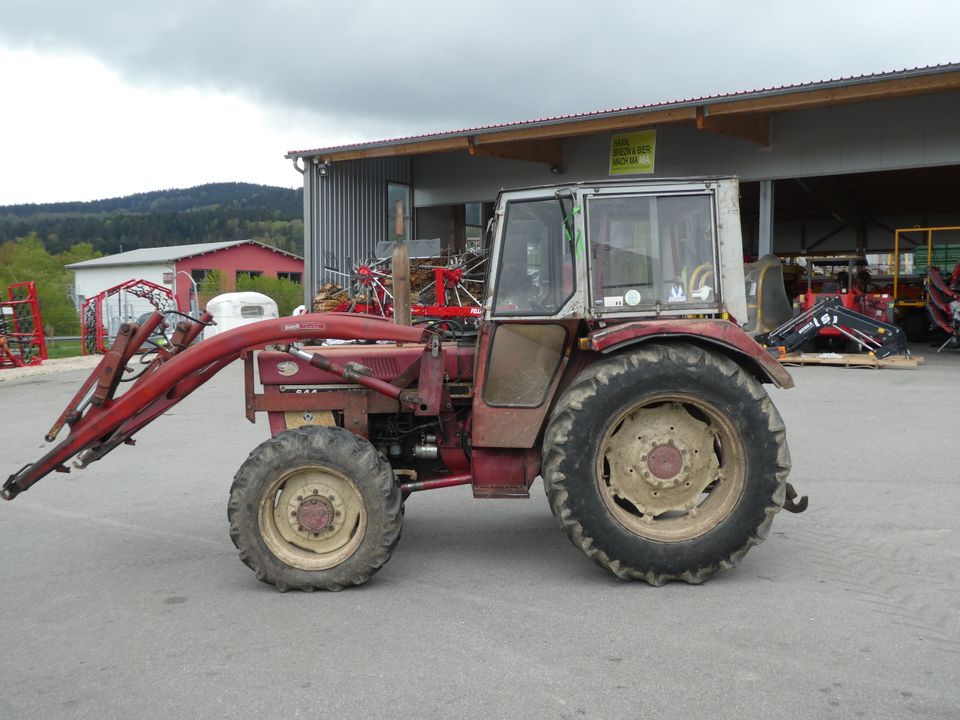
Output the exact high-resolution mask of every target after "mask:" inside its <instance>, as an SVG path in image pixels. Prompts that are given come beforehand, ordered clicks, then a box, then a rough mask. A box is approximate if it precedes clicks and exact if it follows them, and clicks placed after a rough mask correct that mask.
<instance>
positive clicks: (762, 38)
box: [0, 0, 960, 205]
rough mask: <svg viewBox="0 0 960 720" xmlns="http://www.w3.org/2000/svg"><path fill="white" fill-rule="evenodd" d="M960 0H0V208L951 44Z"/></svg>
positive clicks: (884, 61) (820, 74)
mask: <svg viewBox="0 0 960 720" xmlns="http://www.w3.org/2000/svg"><path fill="white" fill-rule="evenodd" d="M958 27H960V3H956V2H953V1H951V0H941V1H940V2H934V1H930V0H912V1H911V2H903V1H902V0H897V1H896V2H888V1H887V0H871V1H870V2H860V1H853V0H843V1H842V0H831V1H830V2H821V1H819V0H806V1H805V2H796V1H795V0H791V1H790V2H777V1H775V0H718V1H717V2H714V3H708V2H692V1H688V0H673V1H672V2H641V1H640V0H635V1H634V2H629V0H619V2H606V1H604V0H593V1H592V2H583V1H580V2H567V1H566V0H551V1H532V2H524V1H523V0H512V1H511V2H505V1H503V0H486V1H485V2H472V3H465V2H458V1H457V0H446V1H441V2H434V1H433V0H418V1H417V2H406V3H402V2H385V1H383V2H378V1H373V0H341V1H340V2H336V3H334V2H324V1H323V0H269V1H259V2H257V1H254V0H164V1H163V2H158V1H156V0H100V1H99V2H97V3H89V2H79V1H78V0H0V87H2V94H0V100H2V103H0V205H4V204H11V203H24V202H50V201H58V200H91V199H97V198H104V197H114V196H118V195H126V194H129V193H134V192H144V191H149V190H158V189H164V188H171V187H189V186H191V185H197V184H200V183H205V182H217V181H247V182H257V183H264V184H270V185H282V186H288V187H295V186H299V185H300V176H299V175H298V174H297V173H296V172H295V171H294V169H293V167H292V165H291V163H290V161H288V160H286V159H285V158H284V153H286V152H287V151H288V150H299V149H306V148H315V147H327V146H331V145H338V144H342V143H347V142H358V141H365V140H377V139H384V138H391V137H399V136H404V135H409V134H420V133H425V132H433V131H440V130H451V129H460V128H464V127H475V126H478V125H483V124H489V123H499V122H510V121H515V120H524V119H532V118H539V117H546V116H553V115H559V114H569V113H576V112H583V111H590V110H598V109H609V108H615V107H626V106H632V105H640V104H646V103H650V102H658V101H666V100H677V99H684V98H689V97H698V96H702V95H710V94H716V93H723V92H734V91H737V90H752V89H758V88H762V87H768V86H772V85H783V84H790V83H799V82H807V81H815V80H824V79H830V78H837V77H846V76H850V75H859V74H864V73H874V72H883V71H889V70H896V69H903V68H910V67H918V66H925V65H933V64H938V63H948V62H956V61H960V44H958V42H957V40H956V32H957V28H958Z"/></svg>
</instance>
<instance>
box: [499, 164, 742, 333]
mask: <svg viewBox="0 0 960 720" xmlns="http://www.w3.org/2000/svg"><path fill="white" fill-rule="evenodd" d="M738 193H739V190H738V184H737V181H736V180H735V179H733V178H719V179H715V180H705V181H664V180H657V181H648V182H638V181H631V182H598V183H590V184H586V183H577V184H574V185H564V186H551V187H543V188H534V189H527V190H517V191H507V192H503V193H501V195H500V198H499V201H498V204H497V210H496V218H497V224H496V228H495V231H494V241H493V248H492V253H491V258H490V268H491V276H490V279H489V283H488V290H489V292H488V297H487V300H486V303H485V308H484V309H485V316H486V318H487V319H488V320H499V321H513V320H519V319H523V318H543V317H553V318H558V319H559V318H582V319H585V320H588V321H590V322H591V323H598V322H611V321H612V322H619V321H621V320H624V319H627V318H667V317H679V316H690V315H697V316H700V317H722V316H725V315H726V314H729V315H732V316H733V317H735V318H737V319H738V320H741V321H744V320H745V319H746V300H745V297H744V283H743V259H742V241H741V235H740V220H739V212H738V209H737V208H738V206H737V199H738Z"/></svg>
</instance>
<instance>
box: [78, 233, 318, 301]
mask: <svg viewBox="0 0 960 720" xmlns="http://www.w3.org/2000/svg"><path fill="white" fill-rule="evenodd" d="M67 269H68V270H72V271H73V272H74V279H75V288H76V295H77V303H78V305H79V303H81V302H82V301H83V299H84V298H87V297H93V296H94V295H96V294H97V293H99V292H101V291H103V290H106V289H108V288H111V287H114V286H116V285H119V284H120V283H123V282H126V281H128V280H132V279H143V280H149V281H151V282H153V283H156V284H157V285H161V286H165V287H168V288H170V289H171V290H172V291H173V293H174V296H175V297H176V300H177V306H178V307H180V308H181V309H182V310H184V311H187V310H189V309H190V296H191V293H192V292H193V289H194V287H195V285H196V286H199V285H200V283H202V282H203V280H204V278H206V277H207V275H208V274H209V273H210V272H211V271H213V270H219V271H220V274H221V277H222V280H223V283H222V288H221V290H222V291H223V292H229V291H231V290H235V289H236V286H237V277H239V276H240V275H252V276H261V275H262V276H266V277H281V278H287V279H288V280H293V281H295V282H301V278H302V277H303V258H301V257H298V256H296V255H291V254H290V253H288V252H284V251H283V250H278V249H277V248H273V247H270V246H269V245H264V244H263V243H259V242H256V241H254V240H229V241H225V242H214V243H198V244H194V245H170V246H167V247H157V248H141V249H139V250H131V251H129V252H125V253H119V254H117V255H108V256H106V257H101V258H96V259H94V260H84V261H83V262H78V263H73V264H71V265H68V266H67ZM204 299H205V300H209V298H204ZM200 304H201V305H202V303H200ZM149 309H150V307H149V306H147V305H145V306H144V307H142V308H141V307H132V308H131V312H133V314H134V317H135V316H136V314H137V313H138V312H144V311H147V310H149Z"/></svg>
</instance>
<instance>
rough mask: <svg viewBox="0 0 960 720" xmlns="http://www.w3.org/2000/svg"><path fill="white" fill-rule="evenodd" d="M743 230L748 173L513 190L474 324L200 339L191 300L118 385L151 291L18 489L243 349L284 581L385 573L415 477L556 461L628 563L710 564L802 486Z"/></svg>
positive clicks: (754, 536) (645, 566)
mask: <svg viewBox="0 0 960 720" xmlns="http://www.w3.org/2000/svg"><path fill="white" fill-rule="evenodd" d="M741 253H742V245H741V238H740V219H739V209H738V185H737V182H736V180H735V179H733V178H717V179H705V180H672V181H666V180H655V181H646V182H640V181H627V182H597V183H574V184H566V185H560V186H550V187H539V188H529V189H525V190H517V191H508V192H503V193H501V194H500V197H499V199H498V202H497V210H496V222H495V224H494V226H493V229H492V233H491V248H490V262H489V268H490V269H489V271H488V278H487V291H486V295H485V299H484V301H483V316H482V318H481V320H480V324H479V332H478V333H476V334H473V333H471V334H470V336H469V337H468V336H466V335H461V334H459V333H458V332H456V330H455V328H456V326H452V325H445V324H444V323H442V322H441V323H439V324H426V325H414V326H404V325H397V324H394V323H392V322H391V321H388V320H385V319H383V318H374V317H370V316H362V315H351V314H347V313H316V314H309V315H301V316H297V317H293V318H280V319H275V320H265V321H262V322H259V323H255V324H252V325H248V326H245V327H242V328H237V329H235V330H231V331H228V332H225V333H221V334H217V335H215V336H214V337H212V338H210V339H207V340H203V341H201V342H197V343H193V341H194V340H195V338H196V336H197V335H198V334H199V332H200V330H201V329H202V326H203V324H204V323H206V322H209V316H204V317H202V318H200V319H199V320H189V319H185V320H184V321H183V322H181V323H180V324H179V325H178V328H177V330H176V332H175V334H174V337H173V338H172V339H171V342H170V343H169V344H168V345H166V346H164V347H162V348H160V349H158V350H157V351H156V352H155V353H154V355H153V359H152V361H151V362H150V363H149V364H147V365H145V366H143V367H144V368H145V369H143V370H142V371H141V372H140V374H139V375H136V376H135V377H133V378H132V381H131V382H130V386H129V388H128V389H127V390H126V392H124V393H122V394H119V395H118V394H117V390H118V388H119V387H120V386H121V381H122V380H124V379H125V378H124V377H123V376H124V375H125V374H126V373H127V370H128V369H129V367H130V365H131V360H132V358H133V357H134V355H135V354H137V353H138V352H139V348H140V347H141V345H142V344H143V341H144V340H145V339H146V338H148V337H150V335H151V334H152V333H154V332H155V330H156V328H157V326H158V325H159V324H160V323H161V322H162V318H161V317H160V316H159V315H153V316H151V317H150V318H149V319H148V320H147V321H146V322H145V323H144V324H143V325H142V326H138V325H136V324H129V325H126V326H124V327H123V328H122V329H121V333H120V335H119V336H118V338H117V341H116V342H115V343H114V346H113V348H111V350H110V352H109V353H107V355H105V356H104V359H103V361H102V362H101V364H100V366H99V367H98V368H97V369H96V370H95V371H94V373H93V374H92V375H91V377H90V378H89V379H88V381H87V382H86V383H85V384H84V386H83V387H82V388H81V389H80V391H79V392H78V393H77V395H76V396H75V398H74V399H73V401H71V403H70V404H69V405H68V407H67V409H66V410H65V411H64V413H63V414H62V415H61V417H60V418H59V419H58V420H57V422H56V423H55V425H54V427H53V428H52V429H51V431H50V433H49V434H48V436H47V439H48V440H49V441H51V442H53V441H54V439H55V437H56V436H57V434H58V433H59V431H60V430H61V428H62V427H63V426H64V425H67V426H69V433H68V435H67V437H66V438H65V439H64V440H62V441H60V442H59V444H57V445H55V446H54V447H53V448H52V449H51V450H50V451H49V452H48V453H47V454H46V455H45V456H44V457H43V458H41V459H40V460H39V461H37V462H36V463H33V464H32V465H28V466H26V467H24V468H23V469H21V470H20V471H19V472H17V473H14V474H13V475H11V476H10V478H9V479H8V480H7V481H6V483H5V484H4V485H3V489H2V496H3V497H4V498H5V499H8V500H9V499H12V498H14V497H16V495H18V494H19V493H21V492H23V491H24V490H26V489H27V488H29V487H30V486H31V485H32V484H33V483H35V482H36V481H37V480H39V479H40V478H42V477H43V476H45V475H46V474H48V473H50V472H52V471H68V468H67V466H66V463H67V462H68V461H69V460H70V459H71V458H74V457H76V463H75V464H76V465H78V466H80V467H83V466H86V465H88V464H90V463H91V462H93V461H95V460H97V459H99V458H100V457H102V456H103V455H105V454H106V453H107V452H110V451H111V450H113V449H115V448H116V447H118V446H119V445H121V444H125V443H127V444H132V442H133V435H134V434H135V433H136V432H137V431H138V430H139V429H140V428H142V427H143V426H145V425H146V424H147V423H149V422H150V421H152V420H153V419H155V418H156V417H158V416H159V415H160V414H162V413H163V412H165V411H166V410H167V409H169V408H170V407H171V406H173V405H174V404H176V403H177V402H179V400H181V399H182V398H184V397H185V396H186V395H188V394H189V393H190V392H192V391H193V390H194V389H196V388H197V387H199V386H200V385H201V384H203V383H204V382H206V380H208V379H209V378H210V377H212V376H213V375H214V374H216V372H218V371H219V370H220V369H221V368H223V367H224V366H226V365H227V364H229V363H230V362H232V361H233V360H235V359H238V358H243V359H244V362H245V372H244V375H245V378H246V391H245V401H246V411H247V416H248V418H250V419H251V420H253V419H254V418H255V415H256V413H257V412H266V413H267V416H268V419H269V425H270V431H271V435H272V437H271V438H270V439H268V440H266V441H265V442H264V443H262V444H261V445H260V446H259V447H257V448H256V449H255V450H254V451H253V452H252V453H251V454H250V456H249V457H248V458H247V459H246V461H245V462H244V463H243V464H242V465H241V467H240V469H239V470H238V471H237V473H236V476H235V478H234V483H233V487H232V489H231V491H230V497H229V502H228V517H229V522H230V536H231V538H232V540H233V542H234V544H235V545H236V546H237V548H238V549H239V552H240V557H241V559H242V560H243V561H244V562H245V563H246V564H247V565H248V566H250V568H251V569H252V570H253V571H254V572H255V573H256V575H257V577H258V578H259V579H260V580H262V581H264V582H268V583H272V584H273V585H275V586H276V587H277V588H278V589H280V590H287V589H302V590H314V589H326V590H338V589H341V588H343V587H346V586H350V585H358V584H361V583H363V582H365V581H366V580H368V579H369V578H370V577H371V576H372V575H373V574H374V573H375V572H376V571H377V570H378V569H379V568H380V567H382V566H383V564H384V563H386V562H387V560H388V559H389V558H390V555H391V553H392V552H393V549H394V547H395V545H396V543H397V541H398V539H399V537H400V531H401V526H402V522H403V508H404V502H405V501H406V500H407V498H408V497H409V496H410V495H411V494H412V493H414V492H419V491H424V490H431V489H437V488H443V487H450V486H455V485H470V486H471V487H472V491H473V494H474V496H475V497H477V498H525V497H528V496H529V489H530V486H531V484H532V483H533V481H534V479H535V478H537V477H538V476H540V477H542V478H543V485H544V488H545V490H546V494H547V499H548V502H549V504H550V507H551V509H552V511H553V514H554V515H555V517H556V518H557V521H558V523H559V525H560V527H561V528H562V529H563V530H564V531H565V532H566V534H567V535H568V537H569V538H570V540H571V541H572V542H573V543H574V545H576V546H577V547H579V548H580V549H581V550H582V551H583V552H584V553H585V554H586V555H587V556H588V557H590V558H592V559H593V560H594V561H595V562H597V563H598V564H600V565H601V566H603V567H604V568H606V569H607V570H609V571H610V572H612V573H614V574H615V575H617V576H618V577H621V578H625V579H631V578H632V579H642V580H645V581H647V582H648V583H651V584H653V585H661V584H663V583H665V582H667V581H669V580H674V579H678V580H684V581H687V582H690V583H700V582H703V581H704V580H706V579H707V578H708V577H709V576H710V575H712V574H713V573H714V572H716V571H717V570H718V569H719V568H721V567H730V566H732V565H734V564H736V563H737V562H738V561H739V560H740V559H741V558H742V557H743V555H744V554H745V553H746V552H747V550H748V549H749V548H750V547H751V546H753V545H755V544H757V543H759V542H761V541H762V540H763V539H764V537H765V536H766V534H767V531H768V529H769V527H770V523H771V521H772V518H773V516H774V514H775V513H776V512H777V511H779V510H780V509H781V508H786V509H788V510H792V511H794V512H799V511H802V510H803V509H804V507H805V505H806V498H800V499H799V500H797V499H796V493H795V492H794V491H793V489H792V488H791V487H790V486H789V485H788V484H787V482H786V478H787V473H788V471H789V469H790V456H789V452H788V450H787V443H786V431H785V428H784V425H783V422H782V420H781V418H780V415H779V414H778V412H777V410H776V408H775V407H774V406H773V404H772V402H771V401H770V398H769V397H768V395H767V393H766V391H765V390H764V388H763V384H764V383H773V384H775V385H777V386H779V387H783V388H789V387H791V386H792V385H793V382H792V380H791V378H790V376H789V374H788V373H787V372H786V370H784V369H783V367H782V366H781V365H780V364H779V363H777V362H776V361H775V360H774V359H772V358H771V357H770V355H769V354H768V353H767V352H765V351H764V349H763V348H762V347H760V346H759V345H758V344H757V343H756V342H754V341H753V340H752V339H750V338H749V337H748V336H747V335H746V334H745V333H744V332H743V331H742V330H741V328H740V327H739V325H738V321H739V322H744V321H745V320H746V300H745V292H744V280H743V267H742V264H741ZM327 340H346V341H349V342H346V343H338V344H335V345H328V344H325V341H327ZM263 348H270V349H267V350H263ZM258 350H262V351H261V352H258V353H257V354H256V355H254V351H258ZM256 371H259V379H260V384H261V385H262V392H258V391H257V385H256V382H255V374H256ZM134 374H135V373H134Z"/></svg>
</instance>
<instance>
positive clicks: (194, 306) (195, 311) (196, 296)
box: [173, 270, 200, 318]
mask: <svg viewBox="0 0 960 720" xmlns="http://www.w3.org/2000/svg"><path fill="white" fill-rule="evenodd" d="M177 275H186V276H187V279H188V280H189V281H190V285H191V290H193V295H191V296H190V302H189V305H190V316H191V317H195V318H196V317H200V290H199V289H198V288H197V281H196V280H194V279H193V275H191V274H190V273H188V272H187V271H186V270H177V273H176V275H174V276H173V297H174V298H176V297H177Z"/></svg>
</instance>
